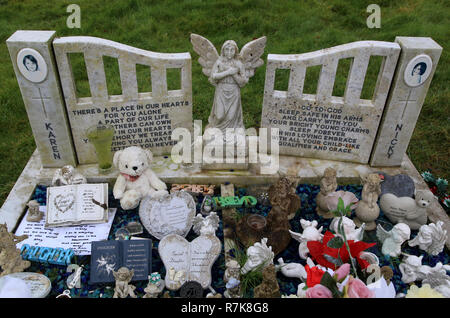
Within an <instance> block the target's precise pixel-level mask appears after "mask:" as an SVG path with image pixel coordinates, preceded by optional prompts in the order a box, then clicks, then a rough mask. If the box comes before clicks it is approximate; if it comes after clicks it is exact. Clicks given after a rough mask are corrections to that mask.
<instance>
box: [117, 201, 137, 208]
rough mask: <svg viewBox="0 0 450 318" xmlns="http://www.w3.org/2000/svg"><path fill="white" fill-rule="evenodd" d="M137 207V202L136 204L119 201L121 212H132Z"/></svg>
mask: <svg viewBox="0 0 450 318" xmlns="http://www.w3.org/2000/svg"><path fill="white" fill-rule="evenodd" d="M138 205H139V201H137V202H131V201H128V200H123V199H122V200H120V206H121V207H122V209H123V210H133V209H135V208H137V206H138Z"/></svg>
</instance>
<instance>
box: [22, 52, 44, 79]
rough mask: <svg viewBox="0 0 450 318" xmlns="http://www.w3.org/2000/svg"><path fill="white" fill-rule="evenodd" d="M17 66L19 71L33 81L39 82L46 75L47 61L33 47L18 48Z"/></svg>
mask: <svg viewBox="0 0 450 318" xmlns="http://www.w3.org/2000/svg"><path fill="white" fill-rule="evenodd" d="M17 67H18V68H19V70H20V73H21V74H22V75H23V76H24V77H25V78H26V79H27V80H29V81H31V82H33V83H40V82H42V81H43V80H45V78H46V77H47V63H45V60H44V58H43V57H42V55H41V54H40V53H39V52H38V51H36V50H34V49H29V48H25V49H22V50H20V52H19V53H18V54H17Z"/></svg>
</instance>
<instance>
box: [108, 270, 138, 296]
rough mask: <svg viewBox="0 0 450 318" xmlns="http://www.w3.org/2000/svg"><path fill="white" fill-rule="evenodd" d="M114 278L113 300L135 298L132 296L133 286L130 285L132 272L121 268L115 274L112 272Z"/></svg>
mask: <svg viewBox="0 0 450 318" xmlns="http://www.w3.org/2000/svg"><path fill="white" fill-rule="evenodd" d="M113 275H114V278H115V279H116V287H115V288H114V295H113V298H119V297H120V298H127V297H128V296H130V297H132V298H136V295H135V294H134V290H135V289H136V287H135V286H133V285H131V284H130V282H131V278H132V277H133V275H134V270H133V269H132V270H129V269H128V268H126V267H121V268H119V269H118V270H117V272H114V271H113Z"/></svg>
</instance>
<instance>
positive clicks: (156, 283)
mask: <svg viewBox="0 0 450 318" xmlns="http://www.w3.org/2000/svg"><path fill="white" fill-rule="evenodd" d="M164 286H165V284H164V281H162V280H161V275H160V274H159V273H158V272H154V273H152V274H150V275H149V276H148V285H147V287H145V289H144V291H145V295H144V297H143V298H158V295H159V294H160V293H161V292H162V290H163V289H164Z"/></svg>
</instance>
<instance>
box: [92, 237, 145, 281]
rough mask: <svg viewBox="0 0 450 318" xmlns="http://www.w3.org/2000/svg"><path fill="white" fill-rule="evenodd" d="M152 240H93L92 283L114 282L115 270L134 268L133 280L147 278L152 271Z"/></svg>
mask: <svg viewBox="0 0 450 318" xmlns="http://www.w3.org/2000/svg"><path fill="white" fill-rule="evenodd" d="M151 249H152V241H151V240H114V241H100V242H92V257H91V277H90V281H89V283H90V284H95V283H111V282H114V276H113V271H117V270H118V269H119V268H120V267H126V268H128V269H130V270H131V269H133V270H134V276H133V281H138V280H147V279H148V275H149V273H150V272H151V266H152V264H151V262H152V258H151V255H152V254H151V253H152V250H151Z"/></svg>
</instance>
